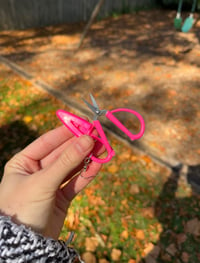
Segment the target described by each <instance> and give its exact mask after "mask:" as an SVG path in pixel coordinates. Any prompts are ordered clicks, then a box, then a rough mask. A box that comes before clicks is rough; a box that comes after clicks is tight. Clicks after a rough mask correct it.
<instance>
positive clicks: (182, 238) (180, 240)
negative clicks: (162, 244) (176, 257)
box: [176, 233, 187, 245]
mask: <svg viewBox="0 0 200 263" xmlns="http://www.w3.org/2000/svg"><path fill="white" fill-rule="evenodd" d="M176 237H177V242H178V245H181V244H182V243H184V242H185V241H186V239H187V236H186V234H184V233H180V234H177V236H176Z"/></svg>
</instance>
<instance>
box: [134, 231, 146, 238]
mask: <svg viewBox="0 0 200 263" xmlns="http://www.w3.org/2000/svg"><path fill="white" fill-rule="evenodd" d="M135 236H136V238H137V239H139V240H144V239H145V234H144V231H143V230H142V229H136V234H135Z"/></svg>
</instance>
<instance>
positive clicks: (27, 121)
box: [23, 116, 33, 123]
mask: <svg viewBox="0 0 200 263" xmlns="http://www.w3.org/2000/svg"><path fill="white" fill-rule="evenodd" d="M32 119H33V117H32V116H24V118H23V121H24V122H25V123H29V122H31V121H32Z"/></svg>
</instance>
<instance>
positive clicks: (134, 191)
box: [129, 184, 140, 195]
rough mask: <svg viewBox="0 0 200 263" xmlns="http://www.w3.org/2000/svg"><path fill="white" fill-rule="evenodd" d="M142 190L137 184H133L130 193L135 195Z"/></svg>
mask: <svg viewBox="0 0 200 263" xmlns="http://www.w3.org/2000/svg"><path fill="white" fill-rule="evenodd" d="M139 192H140V188H139V186H138V185H137V184H132V185H131V186H130V188H129V193H130V194H131V195H134V194H139Z"/></svg>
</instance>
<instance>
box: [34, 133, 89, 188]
mask: <svg viewBox="0 0 200 263" xmlns="http://www.w3.org/2000/svg"><path fill="white" fill-rule="evenodd" d="M93 147H94V140H93V139H92V138H91V137H89V136H86V135H83V136H81V137H79V138H76V140H74V142H73V143H71V144H70V145H69V146H68V148H67V149H66V150H65V151H64V152H63V153H62V154H61V155H60V157H59V158H58V159H57V160H56V161H55V162H54V163H52V164H51V165H50V166H48V167H46V168H44V169H43V170H41V171H40V172H39V173H38V174H39V175H38V180H40V183H41V184H43V185H45V186H48V187H50V188H51V189H52V188H53V189H54V190H57V189H58V187H59V185H60V184H61V183H62V181H63V180H64V179H65V177H66V176H67V175H68V174H69V173H70V172H71V171H73V170H74V169H75V168H76V167H77V166H78V165H79V164H80V163H81V162H82V161H83V160H84V158H85V157H86V156H87V155H88V154H89V153H90V152H91V151H92V149H93Z"/></svg>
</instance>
